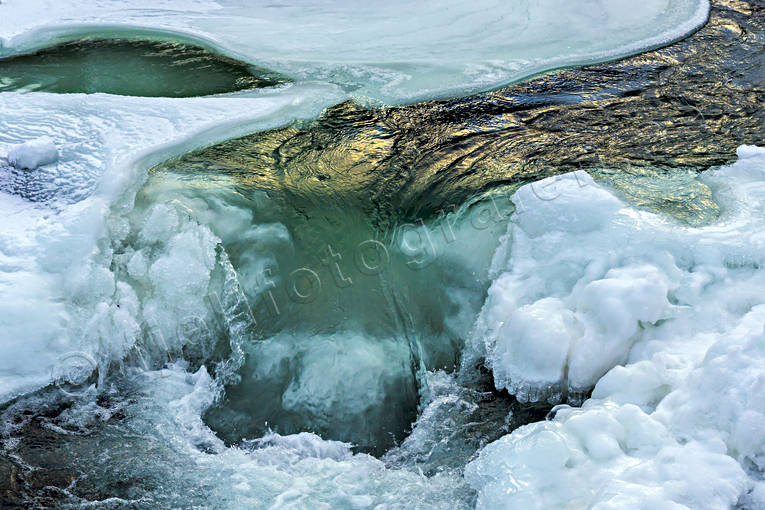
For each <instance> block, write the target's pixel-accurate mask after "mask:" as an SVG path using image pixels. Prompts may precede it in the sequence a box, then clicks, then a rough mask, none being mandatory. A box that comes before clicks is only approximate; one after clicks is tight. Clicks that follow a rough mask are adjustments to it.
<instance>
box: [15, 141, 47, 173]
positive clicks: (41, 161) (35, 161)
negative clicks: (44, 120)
mask: <svg viewBox="0 0 765 510" xmlns="http://www.w3.org/2000/svg"><path fill="white" fill-rule="evenodd" d="M57 160H58V149H57V148H56V144H54V143H53V140H51V139H50V138H48V137H47V136H44V137H42V138H38V139H37V140H32V141H29V142H25V143H22V144H20V145H17V146H15V147H13V148H12V149H11V150H10V151H9V152H8V162H9V163H10V164H11V165H13V166H15V167H16V168H19V169H26V170H35V169H36V168H37V167H40V166H43V165H50V164H51V163H55V162H56V161H57Z"/></svg>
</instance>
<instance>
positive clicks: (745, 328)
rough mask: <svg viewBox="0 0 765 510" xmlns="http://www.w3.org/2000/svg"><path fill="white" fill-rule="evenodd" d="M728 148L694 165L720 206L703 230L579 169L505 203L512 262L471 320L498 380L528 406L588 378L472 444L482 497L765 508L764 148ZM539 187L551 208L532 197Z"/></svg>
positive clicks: (520, 504) (535, 504) (471, 470)
mask: <svg viewBox="0 0 765 510" xmlns="http://www.w3.org/2000/svg"><path fill="white" fill-rule="evenodd" d="M738 156H739V160H738V162H737V163H735V164H733V165H731V166H729V167H725V168H721V169H718V170H713V171H709V172H706V173H705V174H704V175H703V176H702V179H703V181H704V182H705V183H706V184H708V185H709V186H710V187H712V189H713V190H714V192H715V196H716V200H717V201H718V202H719V203H720V204H721V206H722V207H723V211H724V213H723V216H722V217H721V219H720V220H719V221H717V222H716V223H714V224H711V225H708V226H705V227H702V228H687V227H682V226H680V225H677V224H674V223H672V222H668V221H666V220H664V219H663V218H661V217H659V216H657V215H654V214H649V213H645V212H643V211H637V210H634V209H632V208H630V207H627V206H625V205H624V204H622V203H620V202H619V201H618V200H617V199H615V198H614V197H613V196H611V194H610V193H609V192H608V191H606V190H604V189H603V188H601V187H600V186H598V185H597V184H595V183H593V182H592V181H591V180H589V179H587V177H586V176H585V175H583V174H569V175H567V176H564V177H562V178H560V179H558V180H557V181H554V182H553V181H552V180H546V181H541V182H540V183H537V185H536V186H535V187H534V188H532V187H531V186H528V187H526V188H524V189H522V190H521V191H519V193H518V194H517V195H516V196H515V197H514V198H515V201H516V206H517V207H518V211H517V213H516V218H515V219H514V223H513V225H512V226H511V227H510V231H509V233H508V238H507V239H506V242H507V243H512V246H513V250H512V255H511V256H510V257H509V258H508V259H503V260H498V261H495V262H496V263H497V264H498V267H500V268H504V269H503V270H500V274H499V276H498V278H497V280H496V281H495V284H494V285H493V287H492V289H491V290H490V294H489V299H488V300H487V303H486V306H485V308H484V310H483V312H482V314H481V319H480V321H479V326H480V327H481V328H483V329H482V331H483V335H484V336H483V338H484V340H485V343H484V344H483V345H482V347H483V348H484V349H485V353H486V355H487V357H488V359H489V360H490V362H491V364H492V367H493V369H494V372H495V380H496V383H497V385H498V386H501V387H502V386H504V387H507V388H508V389H510V390H511V391H513V392H517V393H518V394H519V396H521V397H522V398H529V399H538V398H549V397H551V396H552V397H553V398H557V396H558V395H559V394H561V393H565V391H568V392H569V394H571V393H573V392H577V391H582V390H586V389H589V388H591V387H592V386H593V385H594V389H593V391H592V398H590V399H589V400H587V401H586V402H584V405H583V406H582V408H581V409H575V408H570V407H568V406H561V407H559V408H558V409H557V412H556V414H555V417H554V418H553V419H552V420H550V421H545V422H540V423H535V424H531V425H528V426H525V427H523V428H521V429H518V430H516V431H515V432H513V433H512V434H509V435H507V436H505V437H503V438H502V439H500V440H499V441H496V442H495V443H492V444H491V445H489V446H487V447H486V448H485V449H484V450H483V451H482V452H481V453H480V456H479V458H478V459H477V460H475V461H474V462H472V463H471V464H470V465H469V466H468V467H467V470H466V479H467V480H468V482H469V483H470V484H471V485H472V486H473V487H475V488H476V489H477V490H478V491H479V499H478V508H499V507H502V508H540V509H543V508H597V509H611V508H672V509H680V508H693V509H727V508H731V507H733V506H734V505H736V504H737V502H739V503H740V504H742V505H744V507H745V508H761V507H762V506H763V505H764V504H765V499H763V492H764V491H763V487H762V486H761V485H762V482H759V481H757V480H760V479H761V473H762V472H763V468H765V399H763V396H762V395H763V391H762V385H763V382H764V381H765V368H763V367H765V363H763V362H764V361H765V360H764V359H763V358H764V357H765V295H763V292H762V289H763V288H765V287H764V286H765V271H763V269H762V268H763V267H765V264H764V263H765V260H763V257H764V255H763V254H765V251H763V248H765V222H764V221H763V218H765V214H764V213H765V150H764V149H758V148H756V147H746V146H744V147H741V148H739V150H738ZM545 185H547V189H548V190H553V189H554V190H556V192H559V195H556V196H557V197H558V198H560V199H561V201H558V198H555V199H553V200H549V201H548V202H546V203H545V202H543V201H542V200H541V199H540V198H539V197H538V196H536V195H534V193H532V192H533V189H537V190H538V189H539V188H540V186H545ZM582 185H584V187H582ZM540 195H541V194H540ZM548 197H549V195H548ZM523 200H528V203H524V202H523ZM564 204H565V205H564ZM522 206H524V207H522ZM525 206H528V207H525ZM585 213H586V214H585ZM532 241H533V243H532ZM500 258H501V257H500ZM508 268H509V270H508ZM595 291H597V292H595ZM541 313H545V314H548V317H549V318H548V320H547V321H538V320H535V319H536V315H535V314H541ZM566 360H567V361H566ZM567 365H568V366H567ZM561 374H562V375H561ZM566 376H567V377H566Z"/></svg>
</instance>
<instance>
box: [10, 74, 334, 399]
mask: <svg viewBox="0 0 765 510" xmlns="http://www.w3.org/2000/svg"><path fill="white" fill-rule="evenodd" d="M337 97H338V95H337V94H335V93H334V89H333V88H331V87H328V86H320V85H318V86H312V85H305V86H294V87H293V86H288V87H285V88H283V89H278V90H271V91H267V92H257V93H252V94H248V95H244V96H238V97H229V98H216V99H215V100H210V99H206V98H200V99H152V98H125V97H117V96H108V95H91V96H84V95H76V94H73V95H56V94H38V95H34V96H32V95H25V94H17V93H3V94H0V111H3V112H4V115H3V116H2V118H0V155H2V154H7V153H8V152H12V150H13V148H14V147H16V146H17V145H18V144H19V143H23V142H25V141H30V140H36V139H38V138H40V137H42V136H47V137H49V138H50V139H52V140H53V141H54V142H55V143H56V145H57V146H58V147H60V160H59V162H58V163H57V164H56V165H48V166H44V167H41V168H39V169H37V170H36V171H34V172H28V171H26V170H17V169H15V168H13V167H11V166H10V165H3V159H2V158H0V217H1V218H2V224H3V228H2V229H0V400H5V399H7V398H9V397H11V396H13V395H16V394H18V393H19V392H22V391H24V390H28V389H31V388H34V387H37V386H40V385H43V384H46V383H47V382H48V381H49V380H50V378H51V374H52V372H53V369H54V368H55V366H56V364H57V362H58V358H59V356H61V355H63V354H65V353H70V352H79V351H83V352H85V353H86V354H88V355H94V356H95V355H96V354H97V351H98V349H99V347H98V340H96V339H97V338H98V336H99V335H100V334H101V333H103V334H104V335H106V336H109V337H110V338H111V340H110V342H108V346H107V347H106V349H105V350H104V351H102V352H101V354H100V355H101V356H107V357H109V356H111V355H114V356H119V354H120V353H121V352H123V351H122V350H121V349H122V348H123V347H121V346H122V342H123V340H124V341H125V342H126V343H127V344H130V342H132V341H134V340H131V339H132V338H133V336H134V334H135V329H134V328H135V325H134V321H133V318H132V317H131V314H132V313H134V312H135V307H136V306H138V305H137V303H136V302H135V297H134V296H133V294H132V293H131V291H130V290H129V288H125V287H124V286H119V285H116V282H115V279H114V276H113V275H112V274H111V272H110V270H109V266H110V264H111V256H112V254H111V253H110V252H109V244H110V243H109V241H108V240H104V236H109V235H111V234H112V230H114V231H116V232H119V229H120V228H121V227H120V224H119V223H117V224H116V225H111V226H110V225H108V224H107V223H108V222H107V218H108V216H109V214H110V211H111V210H112V208H113V207H116V208H117V209H119V208H120V207H122V205H124V206H127V207H130V204H131V203H132V198H131V197H132V194H133V193H135V190H136V187H137V186H139V185H140V184H141V183H142V182H143V179H144V176H145V167H146V165H149V164H150V163H151V161H155V160H154V159H152V158H158V159H159V160H161V159H163V158H165V157H167V156H170V155H172V154H175V153H176V152H178V151H183V150H185V148H186V147H188V144H191V145H192V146H194V145H197V144H199V143H200V142H199V138H200V137H201V138H202V139H203V140H205V141H213V140H215V139H220V138H221V137H224V136H230V135H231V133H237V132H241V131H238V130H248V129H257V128H267V127H272V126H278V125H282V124H283V123H285V122H287V121H289V120H290V119H295V118H311V117H314V116H316V115H317V114H318V113H319V112H320V111H321V109H322V108H323V107H325V106H326V105H327V104H331V103H333V102H334V101H336V99H337ZM195 140H196V141H195ZM149 154H151V156H149ZM142 158H148V161H147V160H146V159H143V161H144V163H143V164H140V163H137V161H138V160H141V159H142ZM116 204H122V205H120V206H118V205H116ZM117 235H119V234H117ZM102 248H104V250H102ZM158 270H159V268H157V271H158ZM120 306H122V307H123V308H120ZM112 312H113V313H112ZM100 321H103V322H100ZM131 324H133V326H131ZM99 328H104V329H101V330H99ZM99 331H100V333H99ZM115 331H116V332H119V333H116V334H115ZM90 368H91V370H92V368H93V367H90Z"/></svg>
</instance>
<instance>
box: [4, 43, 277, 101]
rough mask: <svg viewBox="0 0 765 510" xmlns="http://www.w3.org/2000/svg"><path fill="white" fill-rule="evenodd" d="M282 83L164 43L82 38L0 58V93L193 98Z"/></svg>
mask: <svg viewBox="0 0 765 510" xmlns="http://www.w3.org/2000/svg"><path fill="white" fill-rule="evenodd" d="M284 81H286V79H285V78H284V77H282V76H279V75H278V74H276V73H272V72H269V71H266V70H263V69H259V68H256V67H254V66H250V65H247V64H244V63H242V62H239V61H236V60H232V59H229V58H226V57H224V56H222V55H218V54H215V53H212V52H210V51H208V50H205V49H203V48H199V47H196V46H190V45H186V44H180V43H169V42H168V43H161V42H153V41H142V40H121V39H96V40H84V41H77V42H72V43H67V44H61V45H59V46H54V47H52V48H47V49H44V50H40V51H38V52H37V53H34V54H29V55H21V56H17V57H11V58H6V59H0V92H5V91H14V90H15V91H25V92H31V91H37V92H55V93H59V94H69V93H95V92H104V93H107V94H119V95H124V96H147V97H194V96H207V95H212V94H223V93H226V92H234V91H237V90H244V89H253V88H259V87H270V86H273V85H276V84H278V83H283V82H284Z"/></svg>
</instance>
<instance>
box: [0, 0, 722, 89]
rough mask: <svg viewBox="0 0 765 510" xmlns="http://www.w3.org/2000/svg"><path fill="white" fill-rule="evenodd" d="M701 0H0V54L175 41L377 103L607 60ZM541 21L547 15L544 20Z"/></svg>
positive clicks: (693, 17) (677, 22) (691, 20)
mask: <svg viewBox="0 0 765 510" xmlns="http://www.w3.org/2000/svg"><path fill="white" fill-rule="evenodd" d="M708 12H709V3H708V1H707V0H682V1H678V0H646V1H643V2H640V3H639V4H635V2H632V1H631V0H610V1H604V0H589V1H586V2H577V3H576V4H572V3H571V2H568V1H566V0H544V1H541V2H528V1H523V2H503V1H501V0H481V1H479V2H457V1H453V0H450V1H448V2H443V1H437V0H429V1H426V2H417V3H416V4H413V3H411V2H405V1H401V0H397V1H394V2H383V3H380V2H375V3H369V4H365V5H359V4H358V3H356V2H348V1H336V2H332V3H331V4H329V5H328V4H327V3H326V2H321V1H316V0H301V1H299V2H293V3H286V2H271V1H263V0H260V1H257V2H245V1H243V0H218V1H212V0H198V1H192V0H163V1H161V2H157V1H147V0H140V1H132V2H130V4H129V5H126V4H125V3H124V2H118V1H107V0H101V1H97V2H93V1H89V0H78V1H73V2H66V3H63V2H50V1H45V0H34V1H32V0H6V1H5V2H3V3H2V4H0V56H2V55H3V54H6V55H7V54H9V53H18V52H20V51H25V50H30V49H38V48H40V47H42V46H44V45H47V44H50V43H52V42H54V41H61V40H72V39H77V38H79V37H82V36H85V35H98V36H103V35H107V36H115V35H122V36H127V35H137V36H146V35H151V36H152V37H155V38H157V37H160V38H170V39H176V40H177V39H185V40H190V41H194V42H200V43H202V44H204V45H208V46H212V47H214V48H217V49H219V50H221V51H223V52H224V53H226V54H228V55H230V56H234V57H236V58H240V59H242V60H245V61H247V62H250V63H254V64H258V65H260V66H263V67H265V68H268V69H271V70H273V71H277V72H281V73H284V74H286V75H288V76H291V77H292V78H295V79H300V80H321V81H328V82H332V83H336V84H339V85H341V86H342V87H343V88H344V89H345V90H346V91H348V92H351V93H353V95H354V96H355V97H357V98H364V99H367V98H371V99H373V100H379V101H384V102H388V103H402V102H412V101H415V100H419V99H425V98H433V97H445V96H449V95H451V96H454V95H463V94H466V93H471V92H476V91H478V90H481V89H488V88H492V87H497V86H500V85H502V84H504V83H508V82H510V81H512V80H518V79H521V78H523V77H526V76H529V75H531V74H534V73H538V72H541V71H544V70H547V69H551V68H554V67H560V66H565V65H578V64H583V63H585V62H593V61H602V60H607V59H612V58H617V57H620V56H624V55H627V54H631V53H635V52H637V51H640V50H643V49H646V48H650V47H654V46H658V45H661V44H666V43H668V42H670V41H672V40H674V39H677V38H680V37H682V36H684V35H686V34H688V33H689V32H691V31H692V30H694V29H695V28H697V27H699V26H700V25H701V24H702V23H703V22H704V21H705V20H706V17H707V15H708ZM550 13H555V15H554V16H551V15H550Z"/></svg>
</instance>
